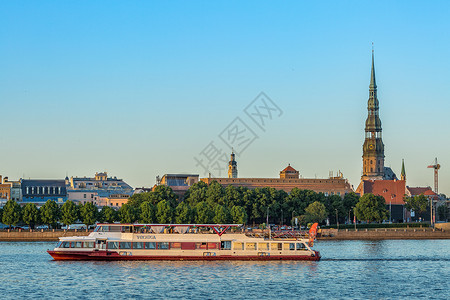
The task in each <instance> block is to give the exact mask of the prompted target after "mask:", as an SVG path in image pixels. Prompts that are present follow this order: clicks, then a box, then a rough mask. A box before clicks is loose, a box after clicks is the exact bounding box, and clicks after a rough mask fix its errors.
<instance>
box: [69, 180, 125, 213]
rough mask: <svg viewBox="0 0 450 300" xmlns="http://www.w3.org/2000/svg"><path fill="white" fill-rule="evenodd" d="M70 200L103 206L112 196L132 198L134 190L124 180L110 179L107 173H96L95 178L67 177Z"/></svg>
mask: <svg viewBox="0 0 450 300" xmlns="http://www.w3.org/2000/svg"><path fill="white" fill-rule="evenodd" d="M65 182H66V186H67V195H68V199H69V200H71V201H74V202H78V203H81V204H85V203H86V202H92V203H93V204H94V205H98V206H101V203H103V202H104V201H103V200H105V199H107V198H110V197H111V195H121V196H123V197H127V198H128V197H130V196H131V195H133V193H134V189H133V188H132V187H131V186H130V185H128V184H127V183H126V182H125V181H123V180H122V179H118V178H117V177H108V173H107V172H100V173H95V175H94V177H73V176H72V177H71V178H70V179H69V178H68V177H66V179H65Z"/></svg>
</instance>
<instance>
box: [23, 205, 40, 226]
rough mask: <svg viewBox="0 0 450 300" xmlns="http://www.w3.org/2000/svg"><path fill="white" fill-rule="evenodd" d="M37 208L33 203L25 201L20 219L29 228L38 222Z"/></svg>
mask: <svg viewBox="0 0 450 300" xmlns="http://www.w3.org/2000/svg"><path fill="white" fill-rule="evenodd" d="M39 219H40V218H39V210H38V208H37V206H36V204H34V203H27V204H26V205H25V206H24V207H23V216H22V220H23V221H24V222H25V224H27V225H28V226H30V228H34V225H36V224H38V223H39Z"/></svg>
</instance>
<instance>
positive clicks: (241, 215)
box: [231, 205, 247, 224]
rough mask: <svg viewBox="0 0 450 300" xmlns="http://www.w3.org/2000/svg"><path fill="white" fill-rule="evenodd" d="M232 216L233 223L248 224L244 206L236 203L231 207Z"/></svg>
mask: <svg viewBox="0 0 450 300" xmlns="http://www.w3.org/2000/svg"><path fill="white" fill-rule="evenodd" d="M231 218H232V222H233V224H246V223H247V212H246V211H245V208H243V207H242V206H238V205H235V206H233V207H232V208H231Z"/></svg>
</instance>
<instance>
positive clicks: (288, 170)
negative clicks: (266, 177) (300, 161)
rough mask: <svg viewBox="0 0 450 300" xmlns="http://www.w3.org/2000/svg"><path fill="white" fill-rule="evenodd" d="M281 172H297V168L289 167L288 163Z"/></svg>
mask: <svg viewBox="0 0 450 300" xmlns="http://www.w3.org/2000/svg"><path fill="white" fill-rule="evenodd" d="M281 172H297V170H296V169H294V168H293V167H291V165H289V166H287V167H286V168H284V170H283V171H281Z"/></svg>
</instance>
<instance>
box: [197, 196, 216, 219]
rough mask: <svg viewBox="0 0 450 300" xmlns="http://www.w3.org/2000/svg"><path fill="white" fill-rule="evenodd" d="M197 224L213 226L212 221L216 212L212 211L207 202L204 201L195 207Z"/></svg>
mask: <svg viewBox="0 0 450 300" xmlns="http://www.w3.org/2000/svg"><path fill="white" fill-rule="evenodd" d="M195 212H196V216H195V222H196V223H197V224H211V223H212V219H213V217H214V212H213V211H211V208H210V207H209V205H208V203H206V201H202V202H199V203H197V205H196V206H195Z"/></svg>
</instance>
